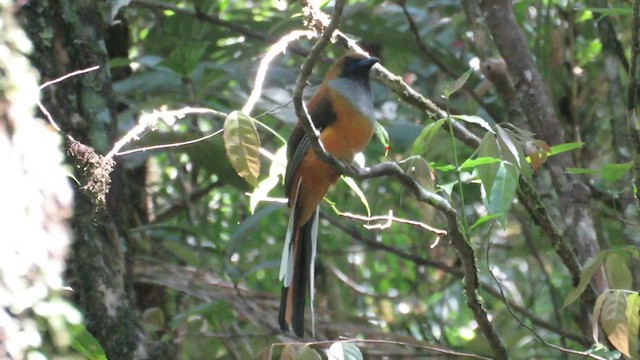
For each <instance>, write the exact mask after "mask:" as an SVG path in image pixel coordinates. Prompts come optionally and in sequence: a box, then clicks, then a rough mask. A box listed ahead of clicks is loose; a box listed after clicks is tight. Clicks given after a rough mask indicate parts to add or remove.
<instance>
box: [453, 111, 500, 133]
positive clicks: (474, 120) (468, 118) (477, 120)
mask: <svg viewBox="0 0 640 360" xmlns="http://www.w3.org/2000/svg"><path fill="white" fill-rule="evenodd" d="M451 117H452V118H454V119H458V120H462V121H464V122H468V123H470V124H476V125H480V126H481V127H482V128H483V129H485V130H487V131H488V132H490V133H492V134H495V133H496V132H495V131H494V130H493V129H492V128H491V126H490V125H489V123H488V122H487V121H486V120H485V119H483V118H481V117H480V116H475V115H451Z"/></svg>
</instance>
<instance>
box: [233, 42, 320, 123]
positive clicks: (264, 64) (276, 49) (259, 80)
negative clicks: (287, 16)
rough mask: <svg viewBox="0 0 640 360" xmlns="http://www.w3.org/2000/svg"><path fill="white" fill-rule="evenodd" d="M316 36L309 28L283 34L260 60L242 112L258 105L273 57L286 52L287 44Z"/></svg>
mask: <svg viewBox="0 0 640 360" xmlns="http://www.w3.org/2000/svg"><path fill="white" fill-rule="evenodd" d="M314 36H315V33H314V32H313V31H309V30H294V31H292V32H290V33H288V34H286V35H285V36H283V37H282V38H281V39H280V40H278V41H277V42H276V43H275V44H273V46H271V49H269V51H267V53H266V54H265V56H264V57H263V58H262V61H260V66H259V67H258V73H257V74H256V81H255V85H254V86H253V90H251V95H249V99H248V100H247V103H246V104H245V105H244V107H243V108H242V112H243V113H245V114H247V115H250V113H251V111H252V110H253V107H254V106H255V105H256V103H257V102H258V100H259V99H260V95H262V85H263V84H264V80H265V78H266V77H267V70H269V65H270V64H271V62H272V61H273V59H274V58H275V57H276V56H277V55H278V54H280V53H284V52H285V51H286V50H287V46H288V45H289V44H290V43H291V42H293V41H296V40H298V39H300V38H302V37H306V38H309V39H310V38H312V37H314Z"/></svg>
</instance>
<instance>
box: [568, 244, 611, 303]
mask: <svg viewBox="0 0 640 360" xmlns="http://www.w3.org/2000/svg"><path fill="white" fill-rule="evenodd" d="M603 254H605V252H600V254H598V256H597V257H595V258H590V259H589V260H587V261H586V263H585V264H584V267H583V268H582V273H581V274H580V281H579V282H578V286H576V287H575V288H573V289H572V290H571V291H570V292H569V294H567V297H566V298H565V299H564V303H563V305H562V307H563V308H565V307H567V306H569V305H571V304H572V303H573V302H574V301H576V300H578V298H579V297H580V295H581V294H582V293H583V292H584V290H585V289H586V288H587V286H588V285H589V281H590V280H591V277H592V276H593V274H594V273H595V272H596V270H598V268H600V266H601V265H602V260H603V258H604V255H603Z"/></svg>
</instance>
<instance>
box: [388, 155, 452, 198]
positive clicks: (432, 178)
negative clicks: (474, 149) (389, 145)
mask: <svg viewBox="0 0 640 360" xmlns="http://www.w3.org/2000/svg"><path fill="white" fill-rule="evenodd" d="M400 165H401V166H402V169H403V170H404V172H405V173H406V174H408V175H410V176H411V177H412V178H414V179H415V180H416V181H417V182H418V184H420V186H422V187H423V188H425V189H426V190H428V191H432V192H433V191H435V183H436V174H435V172H434V171H433V169H431V166H429V163H428V162H427V161H426V160H425V159H424V158H423V157H422V156H411V157H410V158H408V159H406V160H404V161H402V162H401V163H400ZM452 170H453V169H452Z"/></svg>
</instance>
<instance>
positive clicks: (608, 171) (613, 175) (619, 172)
mask: <svg viewBox="0 0 640 360" xmlns="http://www.w3.org/2000/svg"><path fill="white" fill-rule="evenodd" d="M632 167H633V161H630V162H627V163H622V164H607V165H605V166H604V167H603V168H602V178H603V179H604V181H606V182H608V183H614V182H616V181H618V180H620V178H622V177H623V176H624V175H625V174H626V173H627V172H629V170H631V168H632Z"/></svg>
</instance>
